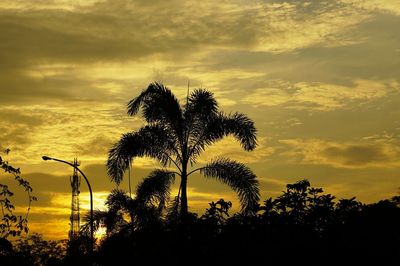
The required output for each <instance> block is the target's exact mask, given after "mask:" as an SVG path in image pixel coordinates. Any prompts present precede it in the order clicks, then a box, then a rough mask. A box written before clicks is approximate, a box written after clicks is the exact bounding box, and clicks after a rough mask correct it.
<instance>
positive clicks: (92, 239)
mask: <svg viewBox="0 0 400 266" xmlns="http://www.w3.org/2000/svg"><path fill="white" fill-rule="evenodd" d="M42 159H43V160H44V161H49V160H53V161H57V162H60V163H65V164H68V165H70V166H72V167H73V168H75V169H76V170H77V171H78V172H79V173H81V175H82V176H83V178H84V179H85V181H86V184H87V185H88V187H89V193H90V245H91V247H90V252H91V253H93V247H94V237H93V233H94V230H93V193H92V187H91V186H90V183H89V180H88V179H87V177H86V175H85V174H84V173H83V172H82V171H81V170H80V169H79V168H78V167H77V166H76V165H73V164H72V163H69V162H66V161H63V160H60V159H56V158H51V157H48V156H42Z"/></svg>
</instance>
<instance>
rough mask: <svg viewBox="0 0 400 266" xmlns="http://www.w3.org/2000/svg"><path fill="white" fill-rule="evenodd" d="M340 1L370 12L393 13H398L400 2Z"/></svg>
mask: <svg viewBox="0 0 400 266" xmlns="http://www.w3.org/2000/svg"><path fill="white" fill-rule="evenodd" d="M340 1H341V2H342V3H345V4H348V5H353V6H355V7H357V8H361V9H365V10H367V11H370V12H387V13H390V14H393V15H397V16H399V15H400V3H399V1H396V0H386V1H379V0H340Z"/></svg>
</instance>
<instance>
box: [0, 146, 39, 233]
mask: <svg viewBox="0 0 400 266" xmlns="http://www.w3.org/2000/svg"><path fill="white" fill-rule="evenodd" d="M0 149H1V146H0ZM1 152H2V153H4V154H6V155H7V154H8V153H9V152H10V150H9V149H1V150H0V153H1ZM0 168H1V169H2V170H3V171H4V172H5V173H7V174H10V175H12V176H13V177H14V180H15V181H16V182H17V184H18V186H20V187H22V188H23V189H24V190H25V192H26V194H27V201H28V208H27V210H26V213H25V215H24V216H23V215H15V214H14V210H15V206H14V205H13V203H12V200H11V198H12V196H13V195H14V192H12V191H11V190H10V189H9V187H8V186H7V185H4V184H0V209H1V212H0V217H1V220H0V238H4V239H6V238H8V237H9V236H14V237H15V236H19V235H21V233H22V232H24V233H27V232H28V215H29V211H30V208H31V204H32V202H33V201H36V200H37V198H36V197H35V196H32V194H31V193H32V187H31V186H30V184H29V182H28V181H26V180H25V179H24V178H22V177H21V176H20V174H21V171H20V169H19V168H15V167H13V166H12V165H11V164H9V162H8V161H6V160H3V158H2V157H1V156H0Z"/></svg>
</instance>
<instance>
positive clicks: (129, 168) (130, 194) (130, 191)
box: [128, 162, 132, 198]
mask: <svg viewBox="0 0 400 266" xmlns="http://www.w3.org/2000/svg"><path fill="white" fill-rule="evenodd" d="M128 173H129V197H130V198H132V189H131V162H129V167H128Z"/></svg>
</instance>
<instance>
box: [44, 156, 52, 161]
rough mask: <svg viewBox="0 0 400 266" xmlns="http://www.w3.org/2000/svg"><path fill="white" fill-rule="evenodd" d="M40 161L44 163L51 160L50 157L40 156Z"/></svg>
mask: <svg viewBox="0 0 400 266" xmlns="http://www.w3.org/2000/svg"><path fill="white" fill-rule="evenodd" d="M42 159H43V160H44V161H48V160H52V158H50V157H48V156H42Z"/></svg>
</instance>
